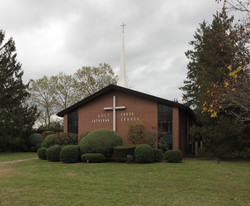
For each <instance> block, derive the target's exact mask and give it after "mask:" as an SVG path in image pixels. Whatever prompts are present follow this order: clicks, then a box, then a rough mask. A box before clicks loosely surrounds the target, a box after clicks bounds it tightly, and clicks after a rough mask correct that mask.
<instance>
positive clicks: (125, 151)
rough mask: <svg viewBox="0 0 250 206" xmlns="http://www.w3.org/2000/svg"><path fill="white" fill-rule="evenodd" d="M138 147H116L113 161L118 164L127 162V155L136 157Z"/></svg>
mask: <svg viewBox="0 0 250 206" xmlns="http://www.w3.org/2000/svg"><path fill="white" fill-rule="evenodd" d="M136 146H137V145H135V144H133V145H120V146H116V147H114V149H113V150H114V153H113V159H114V160H115V161H117V162H127V155H132V156H134V151H135V148H136Z"/></svg>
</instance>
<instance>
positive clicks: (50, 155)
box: [46, 145, 61, 162]
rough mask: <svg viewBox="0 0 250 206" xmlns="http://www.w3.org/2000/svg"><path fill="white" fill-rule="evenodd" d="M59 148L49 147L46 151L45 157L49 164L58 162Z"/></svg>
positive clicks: (55, 146)
mask: <svg viewBox="0 0 250 206" xmlns="http://www.w3.org/2000/svg"><path fill="white" fill-rule="evenodd" d="M60 152H61V147H60V146H59V145H54V146H51V147H50V148H48V149H47V150H46V157H47V159H48V160H49V161H51V162H57V161H59V160H60Z"/></svg>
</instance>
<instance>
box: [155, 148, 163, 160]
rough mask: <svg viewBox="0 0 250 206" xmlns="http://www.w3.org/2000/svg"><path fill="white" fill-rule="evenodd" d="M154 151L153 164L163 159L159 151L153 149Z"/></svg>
mask: <svg viewBox="0 0 250 206" xmlns="http://www.w3.org/2000/svg"><path fill="white" fill-rule="evenodd" d="M153 150H154V158H155V159H154V162H161V161H162V159H163V154H162V151H161V150H160V149H155V148H154V149H153Z"/></svg>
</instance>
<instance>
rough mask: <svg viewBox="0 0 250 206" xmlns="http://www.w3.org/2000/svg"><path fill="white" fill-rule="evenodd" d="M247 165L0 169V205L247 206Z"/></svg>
mask: <svg viewBox="0 0 250 206" xmlns="http://www.w3.org/2000/svg"><path fill="white" fill-rule="evenodd" d="M249 172H250V163H249V162H221V163H217V162H216V161H205V160H196V159H185V160H184V161H183V163H179V164H178V163H176V164H175V163H172V164H170V163H153V164H125V163H99V164H94V163H92V164H90V163H89V164H87V163H76V164H64V163H61V162H56V163H52V162H48V161H46V160H32V161H28V162H22V163H15V164H9V165H4V166H3V165H2V166H1V165H0V205H12V206H13V205H14V206H15V205H22V206H23V205H24V206H25V205H36V206H37V205H40V206H42V205H52V206H57V205H58V206H59V205H60V206H61V205H152V206H157V205H189V206H191V205H209V206H214V205H250V175H249V174H250V173H249Z"/></svg>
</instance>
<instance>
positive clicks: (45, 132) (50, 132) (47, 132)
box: [44, 131, 55, 137]
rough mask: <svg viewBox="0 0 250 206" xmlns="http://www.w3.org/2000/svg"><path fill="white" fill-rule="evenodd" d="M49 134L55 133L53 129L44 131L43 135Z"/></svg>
mask: <svg viewBox="0 0 250 206" xmlns="http://www.w3.org/2000/svg"><path fill="white" fill-rule="evenodd" d="M51 134H55V133H54V132H53V131H44V136H45V137H47V136H49V135H51Z"/></svg>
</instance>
